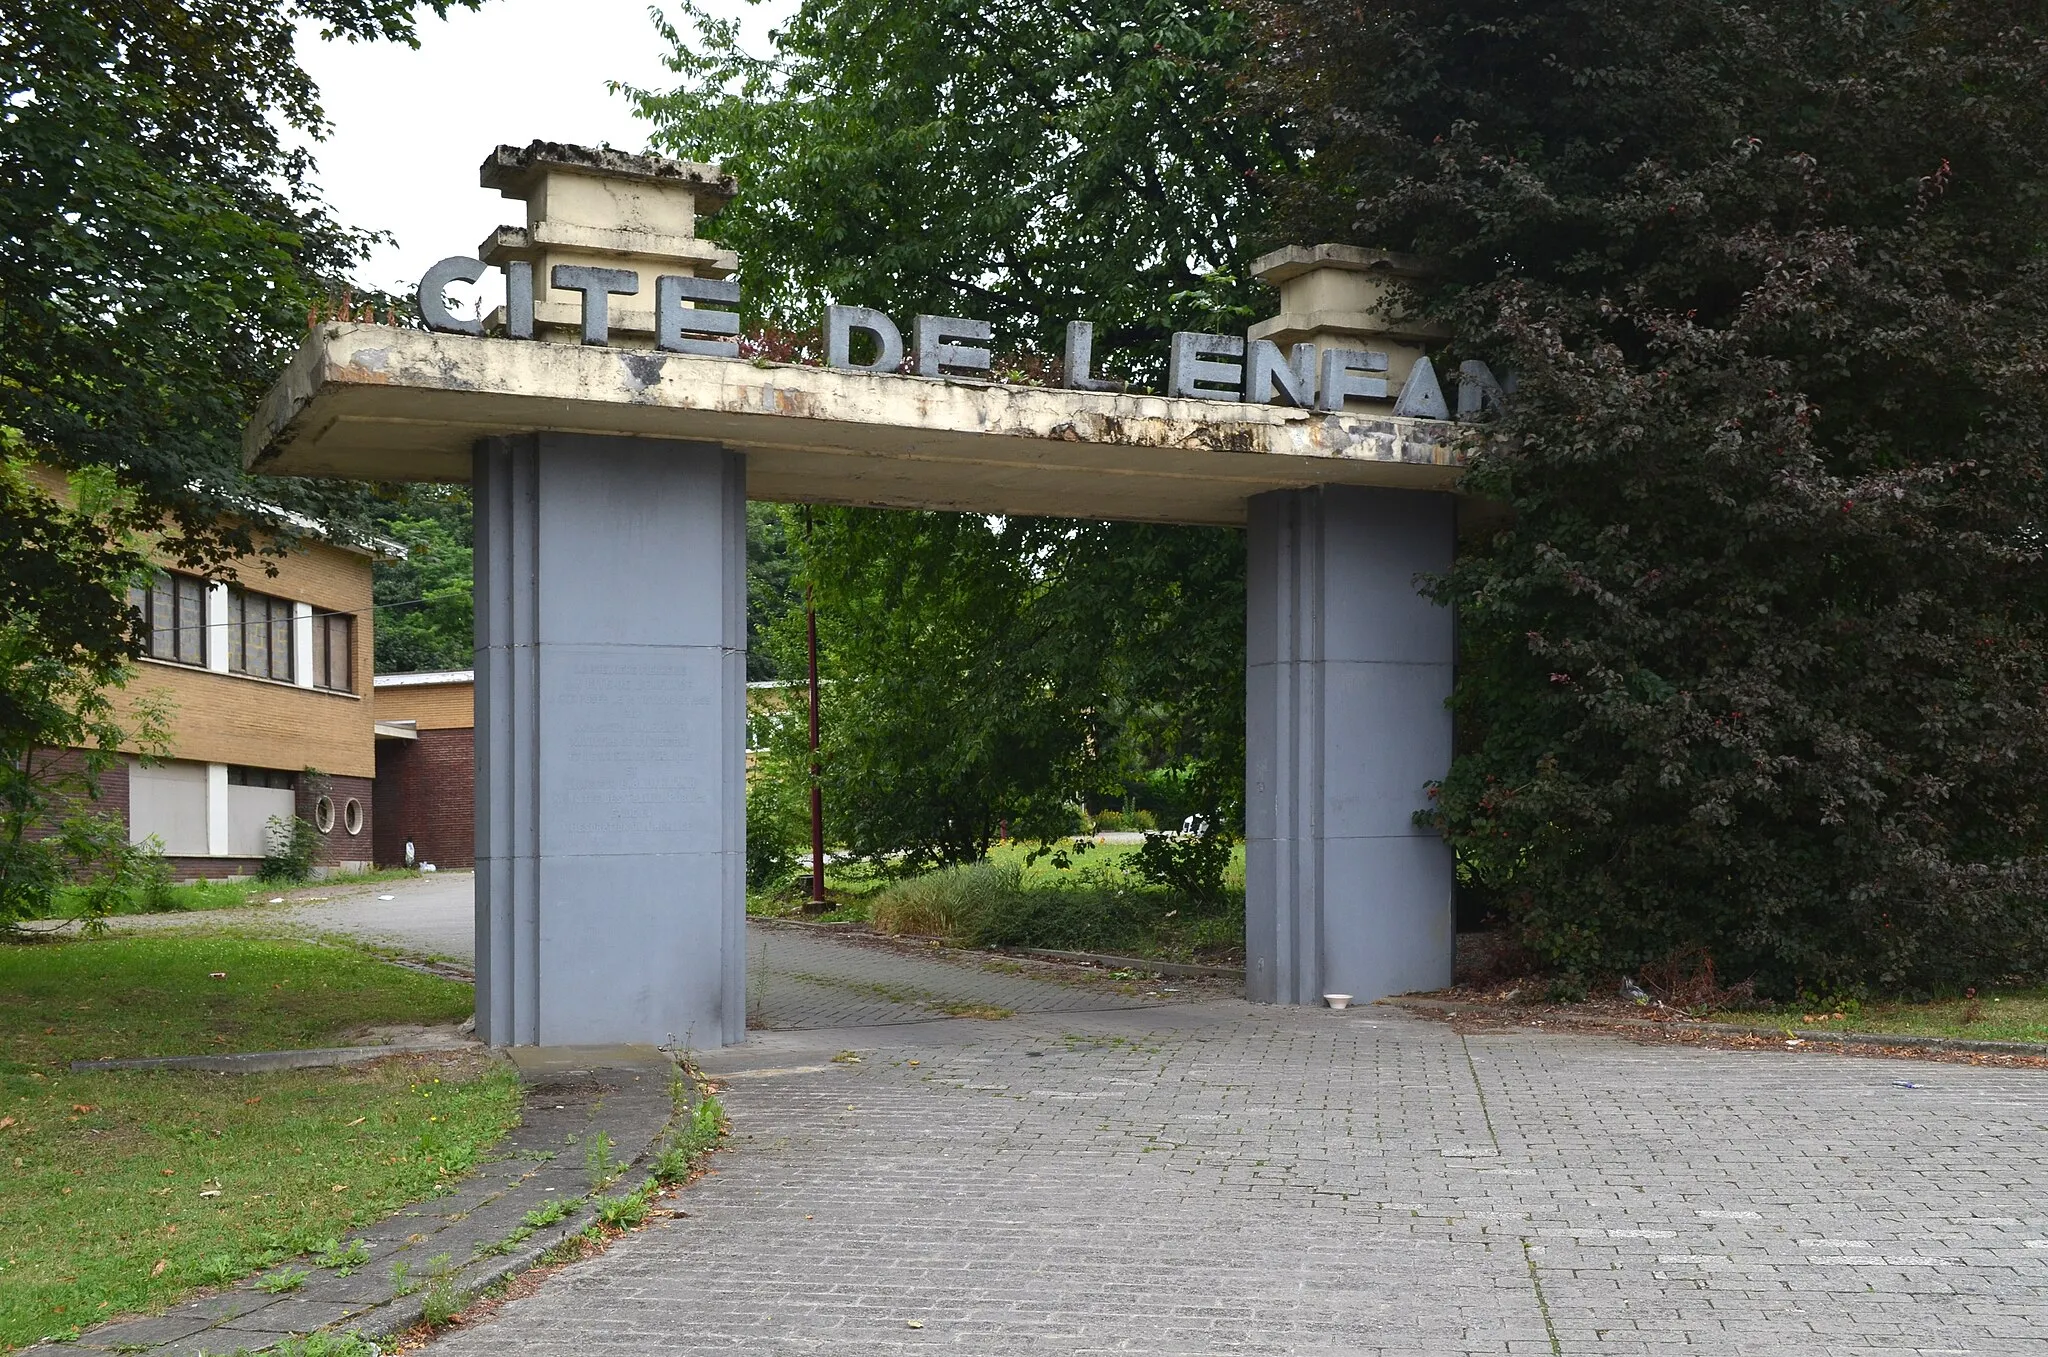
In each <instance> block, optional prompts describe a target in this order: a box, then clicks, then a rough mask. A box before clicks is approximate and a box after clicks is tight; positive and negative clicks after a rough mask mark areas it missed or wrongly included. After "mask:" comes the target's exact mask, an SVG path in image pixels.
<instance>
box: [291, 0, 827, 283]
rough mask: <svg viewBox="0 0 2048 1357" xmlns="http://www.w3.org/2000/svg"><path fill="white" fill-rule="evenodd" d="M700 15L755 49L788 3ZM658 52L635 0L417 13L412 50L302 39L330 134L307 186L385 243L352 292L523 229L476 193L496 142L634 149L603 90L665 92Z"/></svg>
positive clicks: (500, 1)
mask: <svg viewBox="0 0 2048 1357" xmlns="http://www.w3.org/2000/svg"><path fill="white" fill-rule="evenodd" d="M705 8H707V9H709V10H711V11H713V12H714V13H719V14H730V15H735V16H738V17H739V18H740V19H741V20H742V22H743V24H744V25H745V32H746V34H747V44H748V46H749V47H750V48H751V49H753V50H755V51H759V50H761V49H762V47H763V46H764V45H765V43H764V38H765V34H766V31H767V29H768V28H769V26H770V24H771V22H772V19H773V18H774V17H775V16H778V15H779V14H781V13H783V12H786V11H787V10H788V9H789V8H790V5H789V3H788V2H787V0H769V2H768V3H766V4H763V5H760V6H755V5H751V4H748V3H747V2H746V0H708V2H707V3H706V4H705ZM664 50H665V49H664V47H663V44H662V43H661V42H660V41H659V39H657V38H656V36H655V32H654V25H653V21H652V20H651V19H650V18H649V17H648V0H485V4H484V5H483V7H482V8H481V9H480V10H477V11H475V12H470V11H466V10H457V11H453V12H451V13H450V15H449V17H448V18H447V19H446V20H439V19H435V18H434V17H433V16H432V15H431V14H425V15H423V16H422V18H421V21H420V46H419V48H418V49H417V50H414V49H412V48H407V47H401V46H397V45H394V44H390V43H359V44H353V45H352V44H349V43H339V42H336V43H329V42H322V41H320V39H319V35H318V31H317V29H314V28H311V27H308V28H305V29H302V30H301V33H300V40H299V59H300V61H301V62H302V63H303V64H304V65H305V68H306V70H307V71H308V72H309V73H310V74H311V75H312V76H313V78H314V80H316V81H317V82H319V85H320V99H321V104H322V106H323V107H324V108H325V109H326V110H327V116H328V118H329V120H330V121H331V122H332V123H333V124H334V132H333V135H332V136H331V137H330V138H329V140H327V141H326V142H323V143H320V144H318V145H317V146H315V147H314V154H315V155H316V156H317V157H318V159H319V162H320V174H319V183H320V185H321V187H322V188H323V189H325V190H326V194H327V199H328V201H329V202H330V203H332V204H333V205H334V208H335V210H336V212H337V213H338V214H339V215H340V216H341V218H342V220H344V221H346V222H348V223H349V224H350V225H353V226H361V227H367V228H372V229H377V230H385V231H390V232H392V233H393V234H394V235H395V236H396V237H397V243H396V245H393V246H386V247H384V248H382V249H380V250H378V251H377V252H376V253H375V254H374V255H373V256H371V258H370V260H369V261H368V263H367V264H366V265H365V266H364V268H363V269H362V270H361V272H360V278H361V280H362V281H363V282H366V283H370V284H373V285H378V286H383V287H388V288H390V289H392V290H393V291H396V292H410V291H411V290H412V288H413V286H414V285H415V284H416V283H417V282H418V281H419V277H420V275H421V274H422V273H424V272H426V270H427V267H428V266H429V265H431V264H432V263H433V262H434V261H435V260H437V259H442V258H445V257H447V256H448V255H451V254H472V253H474V252H475V251H476V247H477V245H478V244H479V243H480V242H481V241H482V240H483V238H484V237H485V236H486V235H488V234H489V233H490V231H491V228H493V227H495V226H500V225H511V224H515V223H517V222H519V221H521V220H522V219H521V218H520V217H519V216H518V213H519V210H520V207H519V204H517V203H514V202H511V201H509V200H507V199H504V198H500V197H499V196H498V195H497V194H496V193H495V192H492V191H490V190H486V189H481V188H478V187H477V182H476V172H477V166H478V165H480V164H481V163H482V162H483V159H484V157H485V156H486V155H488V154H490V151H491V148H492V147H494V146H496V145H498V144H499V143H500V142H511V143H514V144H518V145H524V144H525V143H527V142H529V141H532V140H533V139H534V138H536V137H542V138H545V139H547V140H549V141H568V142H581V143H586V144H594V143H597V142H605V141H608V142H610V143H611V144H612V145H614V146H618V147H621V148H624V149H628V150H634V151H639V150H645V149H646V146H647V133H646V125H645V124H644V123H642V122H640V121H639V120H638V119H636V118H634V117H633V116H632V113H631V111H630V110H629V108H628V106H627V104H626V101H625V100H624V99H622V98H618V97H616V96H614V95H612V94H609V93H607V92H606V90H605V82H606V81H607V80H622V81H625V82H626V83H628V84H633V85H644V86H649V87H652V88H656V89H661V88H666V87H667V86H668V85H669V84H670V83H671V82H672V81H673V79H674V77H673V76H672V75H671V74H670V73H669V72H668V71H667V70H666V69H664V68H663V66H662V64H661V58H662V55H663V52H664ZM486 276H487V278H489V277H495V276H496V275H495V273H493V274H490V275H486ZM493 302H495V299H493Z"/></svg>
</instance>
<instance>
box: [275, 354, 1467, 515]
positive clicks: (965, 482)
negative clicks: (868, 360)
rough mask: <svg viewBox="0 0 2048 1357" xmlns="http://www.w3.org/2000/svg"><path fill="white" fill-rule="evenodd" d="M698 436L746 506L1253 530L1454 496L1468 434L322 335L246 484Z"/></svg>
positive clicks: (703, 361)
mask: <svg viewBox="0 0 2048 1357" xmlns="http://www.w3.org/2000/svg"><path fill="white" fill-rule="evenodd" d="M533 432H551V433H572V434H602V435H606V436H613V437H616V436H621V435H624V436H640V437H650V438H662V439H687V440H692V441H697V442H705V443H720V444H724V445H725V446H726V447H728V448H731V449H733V450H734V451H739V452H744V453H745V454H746V455H747V487H746V489H747V497H748V498H749V499H760V500H780V501H790V502H798V501H801V502H808V503H834V504H868V505H882V506H891V507H899V508H929V509H952V510H961V511H971V512H977V513H1019V514H1058V515H1072V516H1078V517H1091V518H1112V519H1131V520H1144V521H1151V522H1174V523H1221V524H1240V523H1243V522H1244V521H1245V504H1246V501H1247V500H1248V499H1249V498H1250V497H1252V496H1254V495H1257V494H1261V493H1264V492H1266V491H1269V490H1284V489H1295V488H1301V487H1307V486H1315V485H1367V486H1386V487H1392V488H1398V489H1407V490H1447V489H1450V488H1452V487H1453V486H1454V485H1456V483H1457V480H1458V476H1459V471H1460V468H1459V465H1458V462H1457V459H1456V455H1455V453H1454V451H1453V449H1452V446H1451V444H1452V441H1453V435H1454V433H1455V426H1453V425H1449V424H1444V423H1440V422H1437V421H1432V420H1414V419H1398V418H1394V417H1392V416H1390V415H1375V414H1367V413H1354V414H1334V415H1332V414H1318V413H1315V412H1313V411H1307V410H1296V409H1289V408H1286V407H1283V406H1277V405H1245V404H1239V403H1235V402H1228V401H1224V402H1218V401H1209V400H1168V399H1166V398H1164V397H1158V396H1134V395H1122V394H1118V393H1115V392H1093V391H1064V390H1056V389H1049V388H1042V387H1016V386H1004V385H1001V384H999V383H995V382H989V381H978V380H973V379H968V378H954V377H940V378H927V377H913V376H903V375H898V374H893V373H890V374H878V373H867V372H848V371H841V370H837V369H829V368H814V367H799V366H793V365H789V364H777V363H760V364H757V363H754V362H749V361H745V360H738V359H727V358H704V357H698V356H694V355H688V354H669V353H656V352H651V351H646V350H636V349H627V348H597V347H584V346H580V345H570V344H550V343H535V342H522V341H516V340H507V339H488V338H477V337H473V336H469V335H451V334H430V333H426V332H424V331H418V330H403V329H394V328H389V327H385V326H380V325H360V324H330V325H322V326H320V327H318V328H317V329H316V330H315V331H314V332H313V333H312V334H311V335H309V336H308V337H307V340H306V342H305V344H304V345H303V346H301V348H300V349H299V352H298V354H297V355H296V356H295V357H294V358H293V360H292V363H291V366H290V367H289V368H288V369H287V370H286V372H285V374H284V376H283V377H281V378H280V379H279V381H278V384H277V385H276V386H275V387H273V388H272V390H271V391H270V393H269V394H268V395H267V396H266V397H265V398H264V402H263V405H262V407H261V408H260V410H259V411H258V413H257V417H256V418H255V420H254V421H252V422H251V424H250V426H249V429H248V432H247V434H246V435H245V439H244V445H243V451H244V456H245V460H246V461H247V463H248V465H249V466H250V468H251V469H252V470H255V471H259V472H263V473H266V474H269V475H281V476H337V477H353V478H359V479H365V480H393V481H467V480H468V479H469V478H470V475H471V455H472V452H473V450H474V448H475V446H476V443H477V441H478V440H479V439H482V438H488V437H495V436H500V435H507V434H519V433H533Z"/></svg>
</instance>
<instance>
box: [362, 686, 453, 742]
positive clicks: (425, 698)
mask: <svg viewBox="0 0 2048 1357" xmlns="http://www.w3.org/2000/svg"><path fill="white" fill-rule="evenodd" d="M376 707H377V719H378V720H379V721H415V722H418V723H419V728H420V729H421V730H469V729H471V728H473V727H474V726H475V725H476V684H475V683H473V682H471V683H434V684H425V683H421V684H406V685H404V686H402V687H397V688H379V689H378V690H377V701H376Z"/></svg>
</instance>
